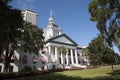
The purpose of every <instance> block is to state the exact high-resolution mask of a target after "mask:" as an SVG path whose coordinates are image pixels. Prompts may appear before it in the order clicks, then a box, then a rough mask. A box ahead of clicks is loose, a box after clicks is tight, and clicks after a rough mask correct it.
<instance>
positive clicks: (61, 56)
mask: <svg viewBox="0 0 120 80" xmlns="http://www.w3.org/2000/svg"><path fill="white" fill-rule="evenodd" d="M60 57H61V64H63V54H62V53H61V55H60Z"/></svg>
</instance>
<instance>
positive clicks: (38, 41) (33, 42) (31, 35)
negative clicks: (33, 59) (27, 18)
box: [19, 22, 44, 54]
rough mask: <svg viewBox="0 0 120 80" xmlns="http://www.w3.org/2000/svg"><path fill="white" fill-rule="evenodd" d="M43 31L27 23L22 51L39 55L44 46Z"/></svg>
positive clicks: (22, 37)
mask: <svg viewBox="0 0 120 80" xmlns="http://www.w3.org/2000/svg"><path fill="white" fill-rule="evenodd" d="M43 40H44V37H43V30H42V29H39V28H38V27H37V26H36V25H32V24H31V23H28V22H25V24H24V28H23V34H22V36H21V40H20V41H19V42H20V44H21V46H20V47H21V49H23V50H28V51H30V52H33V53H36V54H37V53H38V51H39V50H40V48H43V44H44V41H43Z"/></svg>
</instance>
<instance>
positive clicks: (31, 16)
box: [22, 9, 38, 25]
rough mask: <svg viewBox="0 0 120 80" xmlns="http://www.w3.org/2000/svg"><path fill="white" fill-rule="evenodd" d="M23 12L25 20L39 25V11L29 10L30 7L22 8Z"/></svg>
mask: <svg viewBox="0 0 120 80" xmlns="http://www.w3.org/2000/svg"><path fill="white" fill-rule="evenodd" d="M22 14H23V20H24V21H27V22H30V23H32V24H33V25H37V17H38V15H37V13H36V12H34V11H32V10H29V9H25V10H22Z"/></svg>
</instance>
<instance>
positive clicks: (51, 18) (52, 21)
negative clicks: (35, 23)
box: [49, 10, 54, 23]
mask: <svg viewBox="0 0 120 80" xmlns="http://www.w3.org/2000/svg"><path fill="white" fill-rule="evenodd" d="M49 23H54V19H53V15H52V10H50V18H49Z"/></svg>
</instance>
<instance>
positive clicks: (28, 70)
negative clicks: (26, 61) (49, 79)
mask: <svg viewBox="0 0 120 80" xmlns="http://www.w3.org/2000/svg"><path fill="white" fill-rule="evenodd" d="M31 71H32V68H31V67H29V66H24V67H23V68H22V69H21V72H31Z"/></svg>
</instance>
